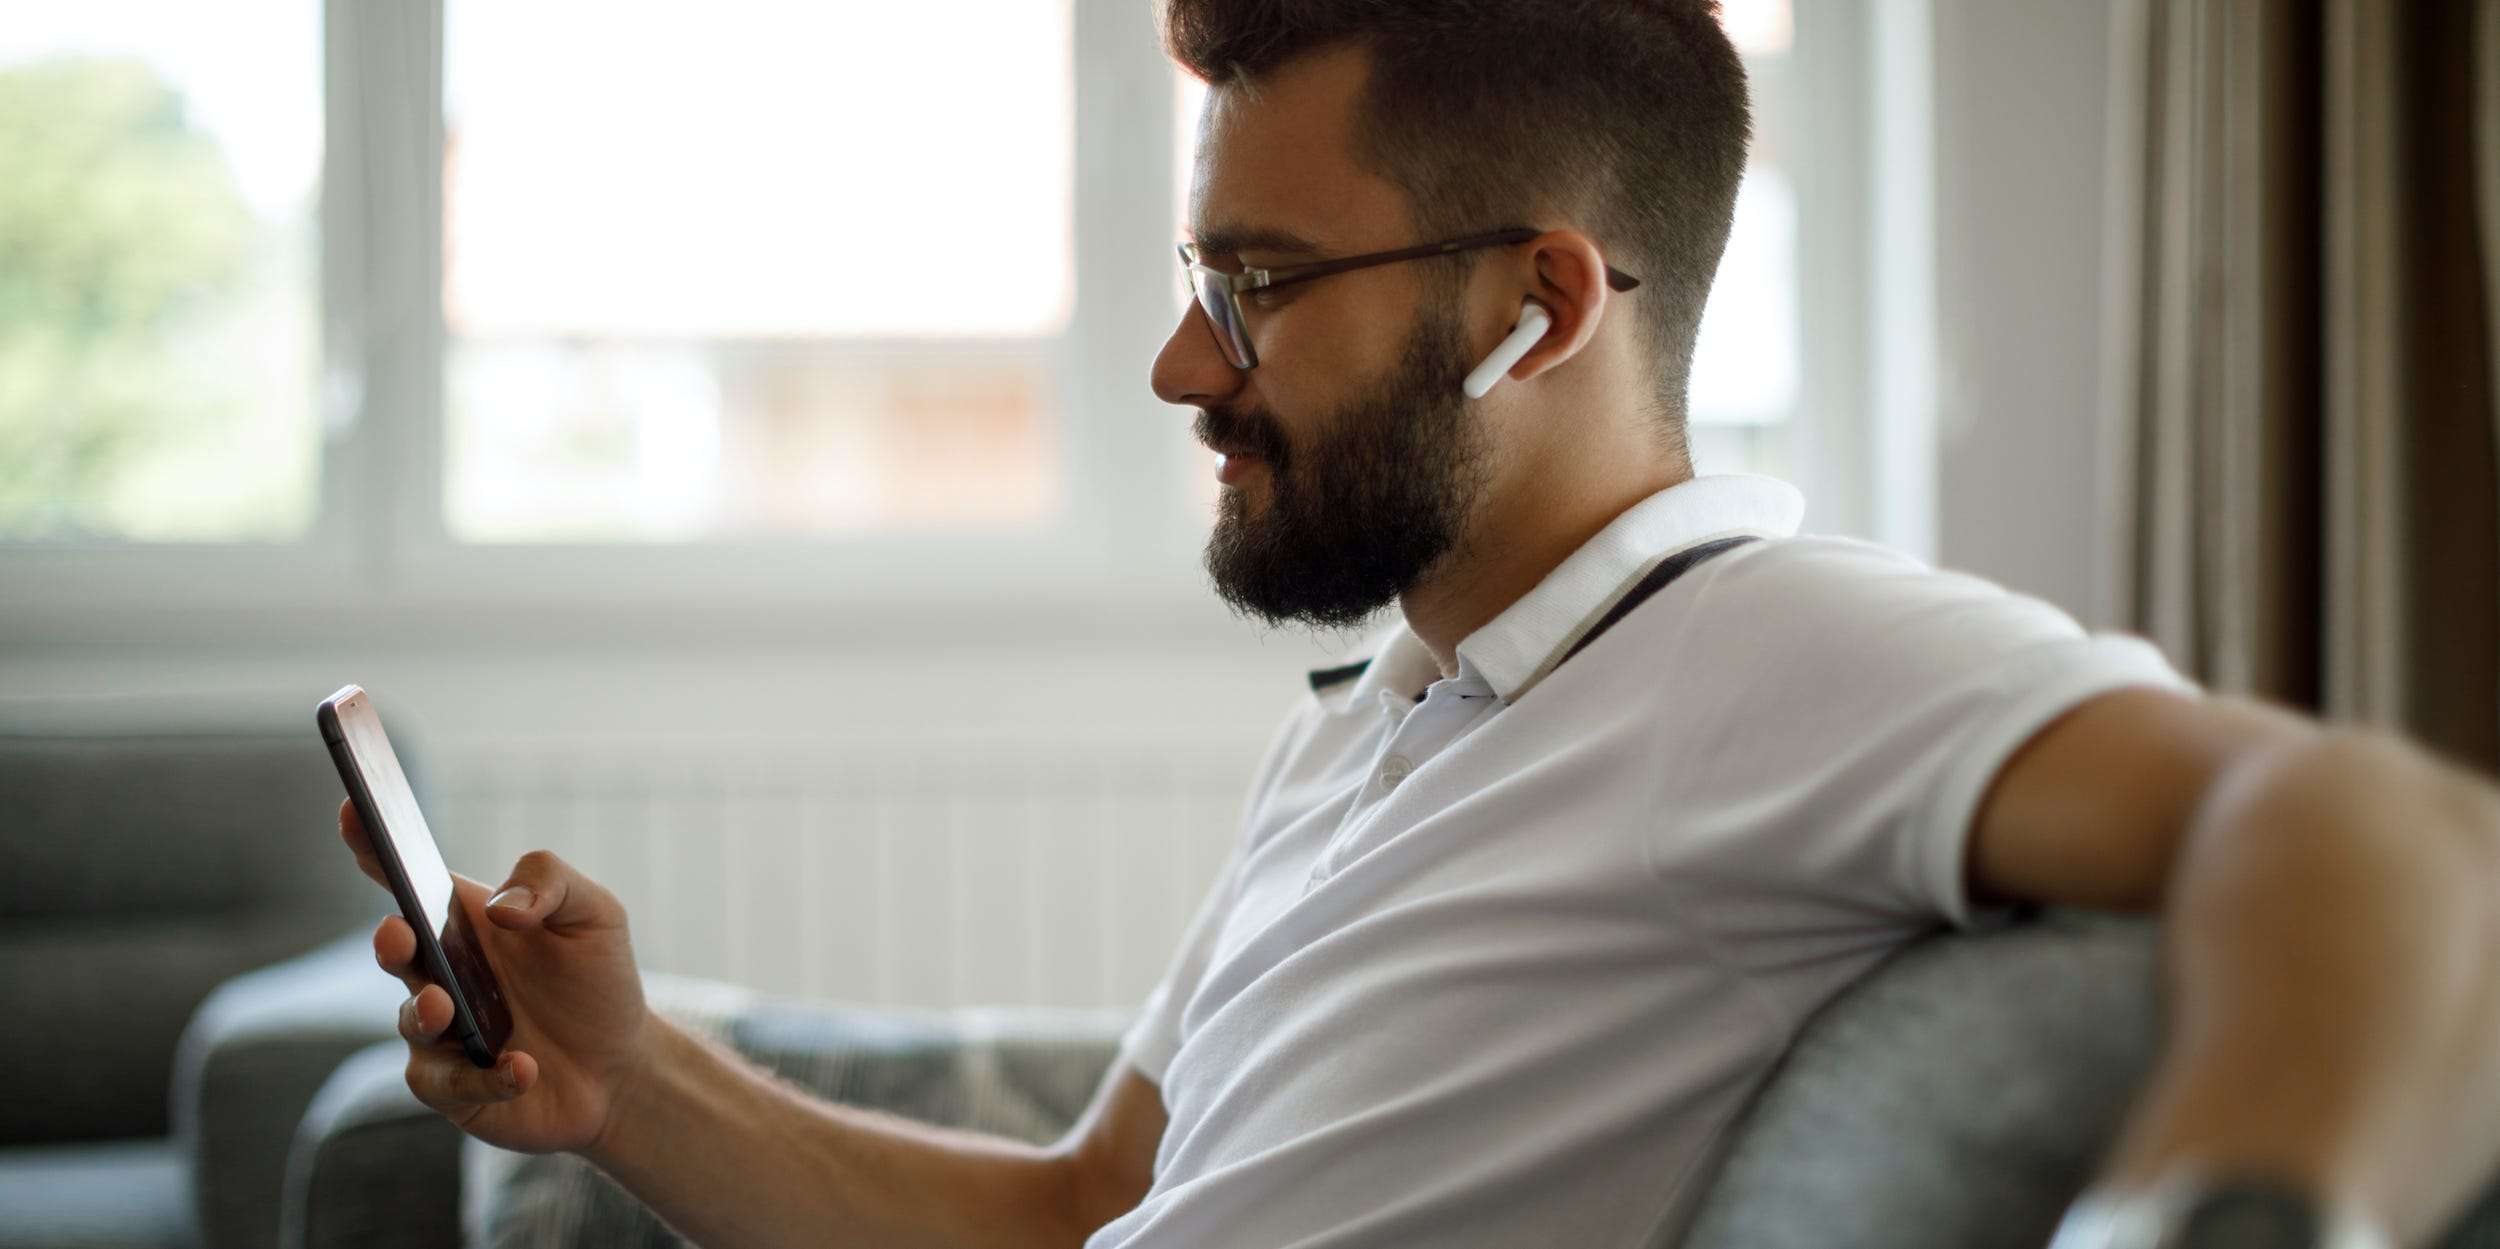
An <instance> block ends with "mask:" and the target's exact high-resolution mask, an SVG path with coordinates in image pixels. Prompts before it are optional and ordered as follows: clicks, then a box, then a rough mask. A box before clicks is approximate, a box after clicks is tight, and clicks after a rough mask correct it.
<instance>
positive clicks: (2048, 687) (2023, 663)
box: [1658, 537, 2196, 951]
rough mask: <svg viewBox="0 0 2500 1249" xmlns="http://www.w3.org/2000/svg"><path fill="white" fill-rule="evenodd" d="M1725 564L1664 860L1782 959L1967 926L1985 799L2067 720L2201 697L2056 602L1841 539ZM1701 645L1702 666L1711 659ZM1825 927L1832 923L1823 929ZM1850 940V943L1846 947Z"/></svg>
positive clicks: (1690, 634)
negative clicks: (1866, 925) (2187, 695)
mask: <svg viewBox="0 0 2500 1249" xmlns="http://www.w3.org/2000/svg"><path fill="white" fill-rule="evenodd" d="M1741 554H1742V557H1741V558H1740V557H1739V556H1738V555H1731V556H1729V557H1726V558H1724V559H1723V560H1721V561H1717V562H1718V563H1720V564H1722V565H1724V567H1723V568H1721V569H1716V570H1710V571H1712V572H1713V574H1714V575H1711V576H1709V577H1708V579H1707V580H1706V581H1705V582H1704V583H1703V585H1702V587H1701V594H1700V596H1699V597H1698V598H1697V600H1696V603H1695V607H1694V609H1693V610H1694V621H1695V626H1696V627H1693V628H1690V629H1686V630H1684V631H1682V632H1681V633H1680V634H1679V635H1678V639H1677V641H1676V643H1675V645H1676V646H1677V647H1678V648H1679V650H1680V657H1681V661H1680V662H1677V663H1676V664H1675V665H1674V668H1673V670H1674V671H1676V672H1677V673H1679V674H1690V678H1691V679H1690V681H1689V683H1688V684H1687V685H1686V687H1685V688H1682V689H1680V690H1679V691H1677V692H1676V696H1677V698H1678V702H1679V705H1680V706H1681V707H1682V709H1683V710H1684V711H1685V712H1686V718H1685V719H1684V721H1683V723H1684V724H1686V725H1688V726H1689V729H1688V731H1689V732H1690V733H1691V737H1690V739H1689V740H1686V741H1682V742H1679V743H1677V745H1678V747H1679V748H1680V749H1681V751H1682V753H1683V754H1684V755H1685V756H1686V757H1690V758H1693V759H1694V760H1695V762H1696V764H1697V766H1695V767H1693V768H1691V769H1686V770H1684V771H1685V774H1687V775H1689V776H1692V777H1694V778H1696V779H1695V780H1694V782H1693V784H1694V790H1693V792H1690V793H1688V794H1685V795H1682V796H1681V797H1682V799H1683V803H1682V806H1681V807H1680V808H1671V809H1681V810H1684V811H1688V812H1692V813H1694V818H1693V819H1692V820H1691V821H1690V822H1689V823H1687V824H1685V825H1684V826H1682V827H1679V828H1676V829H1673V830H1670V832H1669V834H1668V838H1669V839H1668V840H1666V841H1663V842H1662V843H1661V846H1660V848H1659V851H1658V853H1659V854H1661V855H1663V856H1666V857H1667V858H1668V859H1671V860H1672V859H1675V858H1678V857H1679V856H1680V857H1682V858H1683V859H1685V860H1687V861H1688V862H1689V863H1690V864H1692V865H1695V866H1697V867H1698V868H1699V870H1700V871H1701V872H1702V873H1703V874H1704V875H1705V876H1711V875H1715V876H1717V877H1718V878H1719V879H1722V880H1725V879H1729V878H1735V879H1739V880H1741V881H1742V882H1743V883H1744V885H1745V886H1746V887H1745V888H1743V889H1732V890H1724V891H1716V892H1718V894H1719V896H1720V899H1722V900H1714V901H1712V902H1709V903H1707V904H1706V906H1707V909H1708V910H1709V912H1710V913H1711V915H1712V917H1713V919H1714V920H1715V921H1716V922H1717V924H1718V926H1720V927H1721V928H1722V929H1723V930H1724V929H1730V928H1732V929H1735V930H1738V931H1735V932H1731V933H1725V934H1724V935H1730V936H1735V937H1741V938H1743V939H1745V940H1748V941H1756V942H1758V945H1757V948H1762V949H1765V950H1766V951H1767V950H1772V949H1776V946H1777V942H1776V935H1777V934H1778V933H1782V932H1785V933H1789V934H1795V933H1798V932H1799V931H1800V930H1801V929H1805V928H1812V927H1814V926H1816V925H1818V924H1820V925H1825V928H1824V932H1825V934H1826V935H1827V936H1837V935H1838V930H1843V929H1846V928H1848V927H1851V925H1849V924H1847V923H1845V922H1839V923H1835V922H1833V921H1834V920H1835V919H1839V920H1843V921H1845V920H1846V918H1847V915H1849V914H1854V915H1856V916H1857V917H1860V918H1863V919H1866V920H1871V921H1875V922H1876V923H1878V924H1879V925H1884V926H1891V925H1899V924H1910V925H1916V924H1933V923H1935V922H1936V921H1937V920H1939V919H1941V920H1943V921H1945V922H1948V923H1951V924H1953V925H1956V926H1961V927H1970V926H1976V925H1981V924H1986V923H1992V922H1995V921H1996V920H1998V919H2001V918H2002V917H2003V916H2004V914H2005V913H2006V909H2004V908H1991V909H1986V910H1980V909H1975V908H1974V907H1973V905H1972V903H1971V900H1970V898H1969V897H1968V894H1967V889H1966V887H1965V883H1964V872H1965V869H1964V856H1965V854H1966V852H1967V850H1966V848H1967V845H1968V842H1969V839H1970V832H1971V826H1972V823H1973V821H1974V819H1975V817H1976V815H1977V811H1978V806H1979V802H1980V799H1981V797H1982V795H1983V794H1985V792H1986V791H1987V788H1988V785H1989V783H1990V782H1991V781H1992V780H1993V779H1994V778H1995V777H1996V775H1997V773H1998V772H1999V771H2000V770H2001V769H2002V768H2003V767H2004V765H2005V763H2006V762H2007V760H2008V759H2009V758H2011V757H2012V755H2013V754H2014V752H2015V751H2016V750H2018V749H2020V748H2021V747H2022V745H2023V744H2024V743H2025V742H2027V741H2029V740H2030V739H2031V737H2032V736H2033V735H2035V734H2036V733H2038V732H2039V731H2040V730H2041V729H2043V728H2045V727H2047V726H2048V724H2049V723H2050V722H2051V721H2054V720H2055V719H2057V718H2058V717H2059V716H2060V715H2062V714H2064V713H2065V712H2066V711H2068V710H2071V709H2073V708H2074V707H2075V706H2077V705H2078V704H2080V703H2082V702H2084V701H2086V700H2088V699H2090V698H2092V697H2094V696H2096V695H2098V694H2102V693H2106V692H2108V691H2111V690H2114V689H2119V688H2122V687H2128V686H2154V687H2159V688H2166V689H2172V690H2179V691H2185V692H2194V691H2195V690H2196V686H2195V685H2194V684H2193V683H2192V682H2190V681H2188V680H2187V679H2186V678H2184V677H2182V676H2180V675H2179V673H2178V672H2177V671H2175V670H2174V669H2172V668H2171V666H2170V664H2169V663H2168V662H2167V661H2166V660H2164V659H2163V658H2162V655H2161V652H2160V651H2159V650H2157V649H2156V648H2154V647H2153V646H2152V645H2151V644H2150V643H2147V642H2145V641H2144V640H2143V639H2141V638H2137V637H2132V636H2128V635H2124V634H2117V633H2099V634H2094V633H2087V632H2086V631H2085V630H2084V629H2083V628H2082V627H2081V626H2080V625H2078V624H2077V623H2076V622H2075V621H2074V619H2073V618H2072V617H2070V616H2068V615H2067V614H2066V613H2065V612H2063V611H2060V610H2059V609H2057V608H2056V607H2054V606H2052V605H2050V604H2048V603H2046V602H2043V601H2042V600H2040V599H2037V598H2033V597H2030V596H2027V595H2022V594H2017V593H2013V592H2011V591H2008V590H2006V589H2004V588H2003V587H2001V586H1998V585H1997V584H1995V583H1993V582H1990V581H1987V580H1985V579H1983V578H1979V577H1974V576H1970V575H1967V574H1963V573H1954V572H1945V571H1939V570H1937V569H1933V568H1930V567H1928V566H1927V565H1925V564H1923V563H1921V562H1919V561H1918V560H1916V559H1913V558H1911V557H1909V556H1907V555H1903V554H1901V553H1899V552H1895V551H1892V550H1889V549H1887V548H1884V547H1880V546H1875V545H1873V544H1870V543H1863V542H1857V541H1855V540H1851V539H1843V538H1822V537H1816V538H1797V539H1787V540H1783V541H1778V542H1769V543H1764V544H1763V549H1761V550H1760V551H1758V552H1751V553H1741ZM1694 648H1699V649H1694ZM1818 917H1819V918H1818ZM1841 939H1843V940H1845V939H1846V938H1845V937H1844V938H1841Z"/></svg>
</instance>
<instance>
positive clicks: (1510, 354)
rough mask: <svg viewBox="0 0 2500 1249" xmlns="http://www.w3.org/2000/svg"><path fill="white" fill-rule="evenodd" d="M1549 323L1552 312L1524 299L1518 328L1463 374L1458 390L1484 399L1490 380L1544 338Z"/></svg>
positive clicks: (1495, 379)
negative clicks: (1463, 379)
mask: <svg viewBox="0 0 2500 1249" xmlns="http://www.w3.org/2000/svg"><path fill="white" fill-rule="evenodd" d="M1553 324H1554V318H1553V315H1552V314H1550V313H1548V312H1546V311H1545V307H1544V305H1542V304H1539V303H1537V302H1536V301H1534V300H1530V301H1528V304H1527V306H1526V307H1525V308H1522V309H1521V310H1520V313H1519V328H1518V329H1515V330H1512V331H1511V332H1510V337H1508V338H1505V339H1503V340H1502V345H1501V346H1499V347H1496V348H1494V349H1493V354H1492V355H1489V356H1486V357H1485V358H1484V363H1482V364H1479V365H1477V366H1476V371H1475V372H1473V373H1470V374H1468V375H1467V380H1466V381H1465V382H1462V383H1460V385H1459V389H1461V390H1464V391H1466V392H1467V397H1468V398H1470V399H1482V398H1484V396H1485V392H1486V391H1489V390H1491V389H1493V383H1495V382H1498V381H1500V380H1502V375H1503V374H1505V373H1508V372H1510V366H1512V365H1514V364H1517V363H1519V357H1521V356H1524V355H1526V354H1528V349H1529V348H1530V347H1534V346H1536V340H1538V339H1540V338H1543V337H1545V331H1546V330H1548V329H1550V328H1552V327H1553Z"/></svg>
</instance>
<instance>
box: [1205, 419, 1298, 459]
mask: <svg viewBox="0 0 2500 1249" xmlns="http://www.w3.org/2000/svg"><path fill="white" fill-rule="evenodd" d="M1192 426H1193V432H1194V433H1196V434H1197V435H1198V441H1200V442H1203V443H1205V444H1207V445H1208V446H1210V447H1214V448H1216V449H1218V450H1221V451H1224V452H1227V453H1239V454H1243V455H1254V456H1257V457H1259V458H1260V459H1262V460H1266V461H1267V462H1269V463H1271V464H1281V463H1283V462H1284V456H1285V433H1284V430H1282V429H1281V428H1279V427H1278V426H1277V424H1276V421H1275V419H1274V418H1273V417H1270V416H1267V415H1266V414H1264V413H1257V412H1218V411H1214V410H1212V409H1208V408H1200V409H1198V419H1197V420H1196V421H1194V422H1192Z"/></svg>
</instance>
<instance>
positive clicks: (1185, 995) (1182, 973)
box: [1120, 705, 1311, 1088]
mask: <svg viewBox="0 0 2500 1249" xmlns="http://www.w3.org/2000/svg"><path fill="white" fill-rule="evenodd" d="M1310 715H1311V707H1310V706H1308V705H1306V706H1303V707H1300V708H1298V709H1297V710H1296V711H1295V712H1294V713H1293V714H1291V715H1288V716H1286V717H1285V720H1284V722H1283V723H1282V724H1280V725H1278V726H1277V729H1276V732H1275V735H1274V736H1272V737H1271V738H1269V740H1268V744H1267V749H1266V751H1265V752H1264V753H1263V754H1262V755H1261V757H1260V759H1259V764H1258V767H1257V769H1256V770H1255V771H1254V772H1253V774H1252V776H1251V779H1250V791H1249V797H1248V800H1247V801H1246V802H1245V804H1244V809H1243V812H1242V827H1241V828H1240V829H1239V830H1238V835H1236V836H1235V837H1234V838H1233V849H1232V853H1231V854H1230V855H1228V856H1227V857H1226V858H1225V861H1224V866H1223V868H1222V869H1221V870H1219V871H1218V872H1217V873H1216V875H1215V883H1214V885H1212V886H1210V887H1209V888H1208V890H1207V892H1206V896H1205V898H1203V899H1202V900H1200V902H1199V903H1198V914H1197V916H1196V917H1195V918H1193V919H1191V920H1190V921H1189V928H1188V929H1187V931H1185V932H1184V933H1183V934H1182V935H1181V943H1180V948H1179V949H1178V950H1176V951H1174V952H1173V955H1172V962H1171V964H1170V966H1168V967H1166V968H1165V969H1164V972H1163V978H1162V979H1161V980H1159V981H1156V982H1155V987H1154V988H1153V989H1152V990H1150V991H1148V993H1147V994H1146V1004H1145V1005H1144V1006H1143V1007H1140V1008H1139V1010H1138V1012H1137V1018H1136V1019H1135V1020H1134V1021H1132V1022H1131V1023H1130V1024H1129V1026H1128V1030H1127V1031H1126V1032H1124V1033H1122V1034H1121V1036H1120V1054H1121V1056H1122V1057H1123V1058H1125V1059H1127V1060H1128V1062H1129V1064H1130V1065H1131V1066H1133V1067H1135V1068H1137V1071H1138V1073H1139V1074H1141V1075H1143V1076H1145V1077H1146V1079H1148V1080H1150V1081H1152V1082H1153V1083H1154V1084H1155V1086H1156V1087H1158V1088H1160V1087H1162V1085H1163V1073H1164V1071H1165V1070H1166V1069H1168V1068H1169V1067H1170V1066H1171V1065H1172V1056H1173V1055H1174V1054H1177V1053H1179V1052H1180V1046H1181V1011H1182V1010H1183V1009H1184V1008H1185V1007H1187V1006H1188V1005H1189V999H1190V996H1191V995H1192V994H1194V993H1196V992H1197V991H1198V982H1199V981H1201V980H1204V979H1205V978H1206V973H1207V963H1208V962H1209V960H1211V959H1212V958H1214V956H1215V943H1216V939H1217V937H1218V936H1219V935H1221V934H1222V932H1223V930H1224V919H1225V917H1226V916H1228V915H1230V914H1231V913H1232V910H1233V904H1234V902H1235V901H1236V900H1237V899H1238V897H1239V895H1240V892H1241V875H1242V871H1243V866H1242V865H1243V863H1244V862H1245V861H1246V860H1247V859H1248V858H1249V855H1250V850H1251V842H1250V831H1251V830H1252V829H1253V828H1255V827H1257V825H1258V822H1259V813H1260V811H1261V810H1262V809H1263V808H1264V807H1265V806H1266V804H1267V802H1268V798H1269V794H1270V791H1271V790H1273V789H1274V788H1275V784H1276V779H1277V777H1278V776H1279V775H1280V774H1281V773H1282V771H1283V768H1284V763H1285V760H1286V759H1287V758H1288V757H1290V756H1291V755H1292V753H1293V752H1294V750H1295V749H1296V748H1297V747H1298V745H1299V744H1300V742H1301V741H1302V739H1303V738H1304V737H1305V736H1306V735H1307V734H1308V732H1309V729H1310V724H1311V718H1310Z"/></svg>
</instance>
